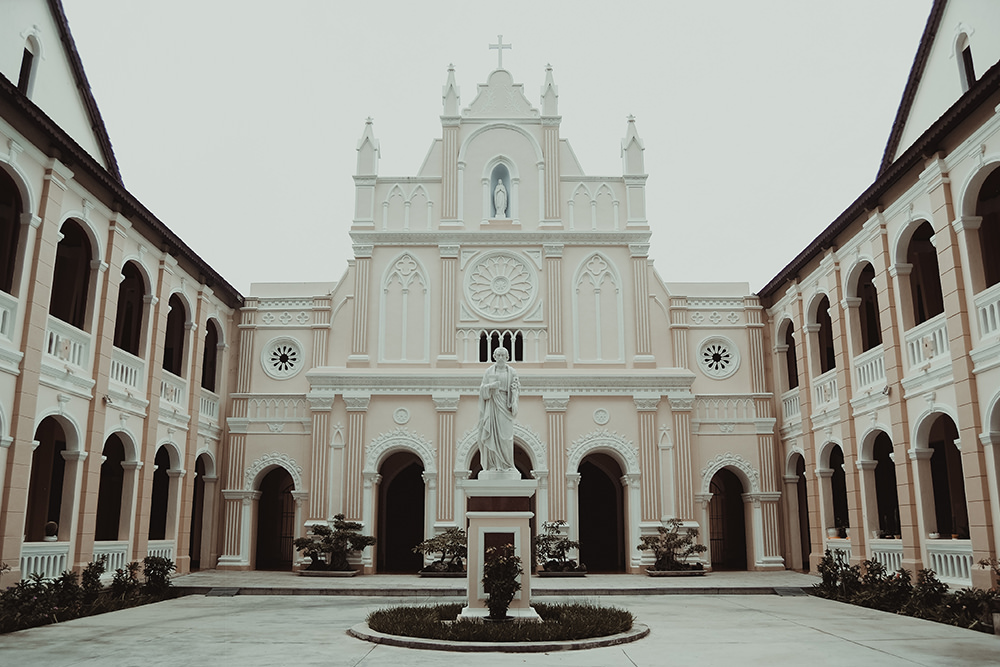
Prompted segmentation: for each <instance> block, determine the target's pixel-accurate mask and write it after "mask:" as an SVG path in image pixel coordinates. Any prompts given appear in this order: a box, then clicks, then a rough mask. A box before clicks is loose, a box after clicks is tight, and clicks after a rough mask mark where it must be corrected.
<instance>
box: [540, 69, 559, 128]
mask: <svg viewBox="0 0 1000 667" xmlns="http://www.w3.org/2000/svg"><path fill="white" fill-rule="evenodd" d="M542 115H543V116H558V115H559V86H557V85H556V84H555V81H553V79H552V65H550V64H547V65H545V84H544V85H543V86H542Z"/></svg>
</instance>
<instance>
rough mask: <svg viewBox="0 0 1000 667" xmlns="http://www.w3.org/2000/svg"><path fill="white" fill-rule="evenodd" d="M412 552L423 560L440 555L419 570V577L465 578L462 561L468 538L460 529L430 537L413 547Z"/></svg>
mask: <svg viewBox="0 0 1000 667" xmlns="http://www.w3.org/2000/svg"><path fill="white" fill-rule="evenodd" d="M413 551H414V552H416V553H418V554H423V555H424V557H425V558H433V557H434V556H435V555H437V554H440V557H439V558H437V559H436V560H434V561H433V562H432V563H430V564H429V565H425V566H424V567H423V569H421V570H420V576H421V577H463V576H465V563H464V562H463V560H462V559H464V558H465V557H466V555H467V554H468V552H469V547H468V538H467V536H466V534H465V531H464V530H462V529H461V528H449V529H448V530H446V531H444V532H443V533H439V534H437V535H435V536H434V537H430V538H428V539H426V540H424V541H423V542H421V543H420V544H418V545H417V546H415V547H413Z"/></svg>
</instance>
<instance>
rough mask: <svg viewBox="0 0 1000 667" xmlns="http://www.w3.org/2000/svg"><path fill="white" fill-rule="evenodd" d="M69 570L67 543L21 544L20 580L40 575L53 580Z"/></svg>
mask: <svg viewBox="0 0 1000 667" xmlns="http://www.w3.org/2000/svg"><path fill="white" fill-rule="evenodd" d="M67 569H69V542H24V543H23V544H21V578H22V579H27V578H28V577H30V576H31V575H33V574H40V575H42V576H43V577H45V578H46V579H55V578H56V577H58V576H59V575H60V574H62V573H63V572H65V571H66V570H67Z"/></svg>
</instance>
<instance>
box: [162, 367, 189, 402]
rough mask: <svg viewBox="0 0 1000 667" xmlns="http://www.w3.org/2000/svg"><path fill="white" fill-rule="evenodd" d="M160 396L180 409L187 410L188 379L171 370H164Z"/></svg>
mask: <svg viewBox="0 0 1000 667" xmlns="http://www.w3.org/2000/svg"><path fill="white" fill-rule="evenodd" d="M160 398H161V399H163V400H164V401H166V402H167V403H169V404H171V405H174V406H176V407H177V408H179V409H180V410H184V411H186V410H187V380H185V379H184V378H179V377H177V376H176V375H174V374H173V373H170V372H169V371H163V378H162V379H161V380H160Z"/></svg>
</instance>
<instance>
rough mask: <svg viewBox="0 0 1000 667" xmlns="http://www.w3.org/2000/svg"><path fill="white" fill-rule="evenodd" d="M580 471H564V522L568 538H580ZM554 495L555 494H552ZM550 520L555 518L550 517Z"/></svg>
mask: <svg viewBox="0 0 1000 667" xmlns="http://www.w3.org/2000/svg"><path fill="white" fill-rule="evenodd" d="M579 493H580V473H578V472H568V473H566V516H567V519H566V523H568V524H569V539H571V540H579V539H580V496H579ZM553 495H555V494H553ZM550 520H552V521H554V520H556V519H555V517H550Z"/></svg>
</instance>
